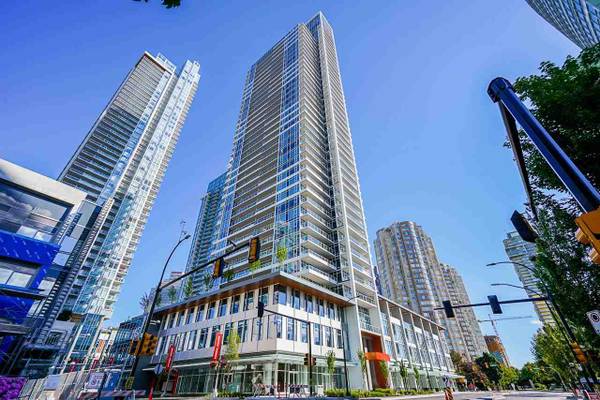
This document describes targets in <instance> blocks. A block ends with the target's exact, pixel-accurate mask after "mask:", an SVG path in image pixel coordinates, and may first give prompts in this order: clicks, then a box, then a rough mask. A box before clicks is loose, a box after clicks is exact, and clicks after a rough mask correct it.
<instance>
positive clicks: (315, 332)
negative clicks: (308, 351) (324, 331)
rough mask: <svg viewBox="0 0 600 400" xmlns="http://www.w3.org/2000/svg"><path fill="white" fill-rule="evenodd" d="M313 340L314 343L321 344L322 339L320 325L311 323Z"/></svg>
mask: <svg viewBox="0 0 600 400" xmlns="http://www.w3.org/2000/svg"><path fill="white" fill-rule="evenodd" d="M313 336H314V337H313V342H314V344H316V345H321V344H323V340H322V339H321V325H319V324H313Z"/></svg>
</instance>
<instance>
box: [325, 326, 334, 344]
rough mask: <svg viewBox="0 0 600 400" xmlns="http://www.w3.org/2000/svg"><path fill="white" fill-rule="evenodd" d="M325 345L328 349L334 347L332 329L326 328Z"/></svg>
mask: <svg viewBox="0 0 600 400" xmlns="http://www.w3.org/2000/svg"><path fill="white" fill-rule="evenodd" d="M325 345H326V346H327V347H333V333H332V332H331V327H330V326H326V327H325Z"/></svg>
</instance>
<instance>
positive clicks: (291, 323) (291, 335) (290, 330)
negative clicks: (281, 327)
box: [287, 318, 296, 340]
mask: <svg viewBox="0 0 600 400" xmlns="http://www.w3.org/2000/svg"><path fill="white" fill-rule="evenodd" d="M287 340H296V321H295V320H294V319H292V318H288V319H287Z"/></svg>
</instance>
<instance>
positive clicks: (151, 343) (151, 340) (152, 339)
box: [140, 333, 158, 356]
mask: <svg viewBox="0 0 600 400" xmlns="http://www.w3.org/2000/svg"><path fill="white" fill-rule="evenodd" d="M157 344H158V337H156V336H155V335H152V334H150V333H144V338H143V339H142V345H141V350H140V355H143V356H151V355H153V354H154V352H155V351H156V345H157Z"/></svg>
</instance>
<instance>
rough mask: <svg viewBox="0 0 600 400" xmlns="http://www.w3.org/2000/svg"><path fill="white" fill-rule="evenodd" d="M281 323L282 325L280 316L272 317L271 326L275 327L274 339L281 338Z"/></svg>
mask: <svg viewBox="0 0 600 400" xmlns="http://www.w3.org/2000/svg"><path fill="white" fill-rule="evenodd" d="M281 323H282V318H281V315H273V326H274V327H275V337H276V338H277V339H281V336H282V334H281V331H282V327H281Z"/></svg>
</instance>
